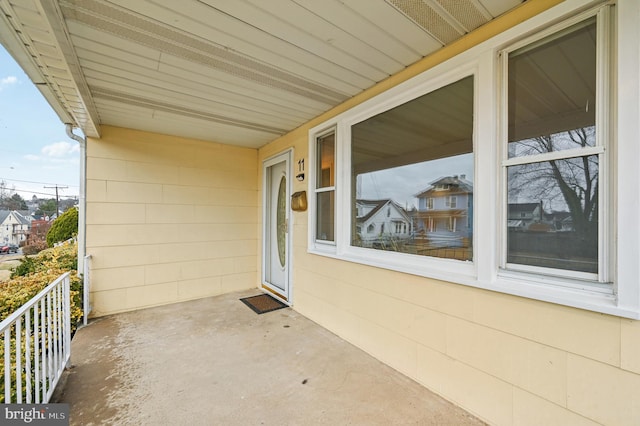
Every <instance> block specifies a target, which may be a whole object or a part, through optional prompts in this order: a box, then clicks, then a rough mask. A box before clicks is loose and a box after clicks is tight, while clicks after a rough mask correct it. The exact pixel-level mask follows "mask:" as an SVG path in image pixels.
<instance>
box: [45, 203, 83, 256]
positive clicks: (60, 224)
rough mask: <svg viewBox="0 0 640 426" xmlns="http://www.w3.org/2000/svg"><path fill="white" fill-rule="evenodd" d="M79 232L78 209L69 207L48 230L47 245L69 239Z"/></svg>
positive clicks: (50, 245)
mask: <svg viewBox="0 0 640 426" xmlns="http://www.w3.org/2000/svg"><path fill="white" fill-rule="evenodd" d="M77 233H78V209H75V208H74V209H69V210H67V211H66V212H64V213H63V214H61V215H60V217H58V218H57V219H56V220H54V221H53V223H52V224H51V228H49V231H48V232H47V245H49V247H53V245H54V244H55V243H57V242H60V241H65V240H68V239H69V238H71V237H73V236H74V235H76V234H77Z"/></svg>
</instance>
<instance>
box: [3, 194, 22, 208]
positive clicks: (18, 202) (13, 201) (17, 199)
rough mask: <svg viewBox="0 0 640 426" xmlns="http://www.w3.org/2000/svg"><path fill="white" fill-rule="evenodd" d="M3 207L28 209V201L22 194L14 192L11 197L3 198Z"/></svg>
mask: <svg viewBox="0 0 640 426" xmlns="http://www.w3.org/2000/svg"><path fill="white" fill-rule="evenodd" d="M1 207H2V208H3V209H4V210H27V209H28V207H27V203H26V202H25V201H24V199H23V198H22V197H21V196H20V194H13V195H12V196H11V197H9V198H7V199H5V200H3V202H2V205H1Z"/></svg>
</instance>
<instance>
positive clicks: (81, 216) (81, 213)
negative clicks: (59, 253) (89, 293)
mask: <svg viewBox="0 0 640 426" xmlns="http://www.w3.org/2000/svg"><path fill="white" fill-rule="evenodd" d="M65 127H66V130H67V136H69V137H70V138H71V139H73V140H75V141H77V142H78V143H79V144H80V193H79V195H78V197H79V199H78V276H80V275H81V274H82V272H83V271H84V256H85V253H86V244H87V232H86V230H87V229H86V223H87V220H86V217H87V215H86V212H87V203H86V197H85V193H86V180H87V140H86V139H85V138H83V137H80V136H78V135H76V134H74V133H73V125H71V124H65Z"/></svg>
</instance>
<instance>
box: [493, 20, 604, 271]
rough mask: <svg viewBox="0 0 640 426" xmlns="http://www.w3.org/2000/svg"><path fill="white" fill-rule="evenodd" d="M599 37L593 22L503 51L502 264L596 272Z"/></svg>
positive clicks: (601, 142)
mask: <svg viewBox="0 0 640 426" xmlns="http://www.w3.org/2000/svg"><path fill="white" fill-rule="evenodd" d="M596 40H597V25H596V18H595V17H592V18H590V19H587V20H585V21H583V22H580V23H577V24H574V25H572V26H570V27H568V28H565V29H563V30H561V31H559V32H558V33H555V34H552V35H550V36H547V37H546V38H543V39H541V40H537V41H533V42H531V43H530V44H527V45H525V46H522V47H520V48H518V49H516V50H513V51H511V52H509V53H508V58H507V69H508V73H507V81H506V83H507V86H508V90H507V99H508V100H507V102H508V105H507V114H508V132H507V134H508V140H507V149H506V156H507V160H506V161H505V162H504V165H505V167H506V173H505V175H506V199H507V209H506V212H507V218H506V219H507V220H506V227H507V233H506V235H507V238H506V263H507V267H511V268H514V269H517V268H518V267H519V266H524V267H525V269H527V267H531V268H534V269H535V268H545V269H547V270H548V272H550V273H553V274H558V273H559V274H561V275H568V273H566V272H563V271H574V272H579V273H585V274H590V275H591V276H594V277H595V276H596V274H598V270H599V264H598V263H599V250H600V247H601V244H600V241H599V232H598V230H599V224H600V213H599V211H600V209H599V203H600V199H601V196H602V191H601V187H602V186H601V184H602V179H601V164H602V158H601V157H602V156H603V155H604V149H603V145H604V143H605V142H606V141H604V140H599V138H601V137H602V136H601V135H602V134H603V133H602V132H599V131H598V130H599V128H598V126H599V125H598V123H597V121H598V120H597V114H596V112H597V108H599V103H598V102H599V99H598V95H597V94H598V90H599V87H598V84H599V83H598V78H597V72H596V70H597V69H598V67H597V57H598V50H597V45H596ZM600 83H601V84H602V83H604V82H602V81H600ZM541 272H542V271H541ZM569 275H570V274H569ZM584 277H587V275H584Z"/></svg>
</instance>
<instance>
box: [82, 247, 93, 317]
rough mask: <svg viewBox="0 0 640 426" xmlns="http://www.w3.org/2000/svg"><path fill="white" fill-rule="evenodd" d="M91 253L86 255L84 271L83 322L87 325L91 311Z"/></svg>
mask: <svg viewBox="0 0 640 426" xmlns="http://www.w3.org/2000/svg"><path fill="white" fill-rule="evenodd" d="M90 262H91V255H90V254H88V255H86V256H85V257H84V267H83V269H84V270H83V273H82V306H83V309H84V315H83V319H82V322H83V324H84V325H87V322H88V321H89V314H90V313H91V303H90V302H89V294H90V293H91V268H90V266H91V265H90Z"/></svg>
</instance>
